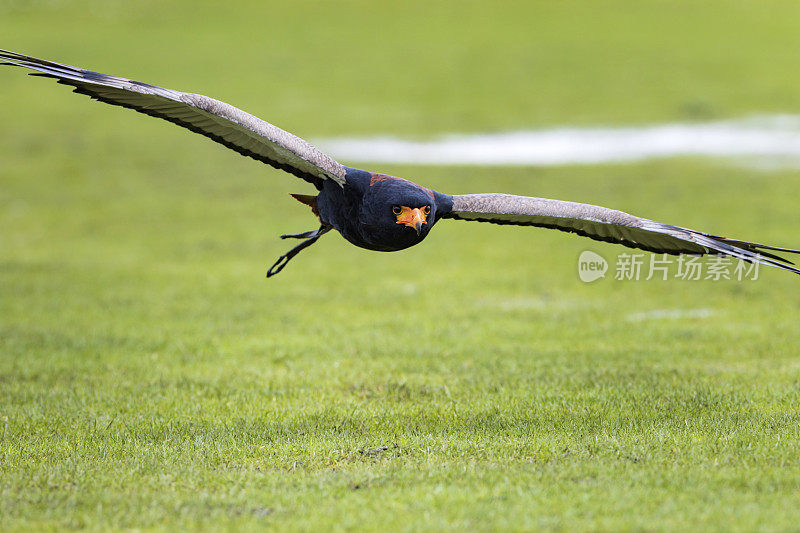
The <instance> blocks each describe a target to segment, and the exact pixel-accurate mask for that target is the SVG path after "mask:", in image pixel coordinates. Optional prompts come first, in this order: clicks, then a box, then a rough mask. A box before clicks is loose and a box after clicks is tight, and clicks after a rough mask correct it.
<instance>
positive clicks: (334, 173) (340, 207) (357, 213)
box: [0, 50, 800, 277]
mask: <svg viewBox="0 0 800 533" xmlns="http://www.w3.org/2000/svg"><path fill="white" fill-rule="evenodd" d="M0 64H5V65H13V66H17V67H23V68H26V69H31V70H33V71H34V72H32V73H31V74H32V75H34V76H44V77H48V78H54V79H56V80H57V81H58V83H61V84H64V85H70V86H72V87H74V92H76V93H80V94H85V95H88V96H90V97H91V98H94V99H95V100H99V101H101V102H105V103H108V104H112V105H117V106H121V107H127V108H130V109H135V110H136V111H139V112H141V113H145V114H147V115H150V116H153V117H159V118H163V119H165V120H169V121H170V122H173V123H175V124H178V125H179V126H182V127H184V128H187V129H189V130H191V131H193V132H195V133H200V134H202V135H205V136H206V137H209V138H210V139H212V140H214V141H216V142H218V143H220V144H222V145H224V146H227V147H228V148H230V149H232V150H235V151H237V152H239V153H240V154H242V155H245V156H248V157H252V158H253V159H257V160H258V161H261V162H263V163H267V164H268V165H271V166H273V167H275V168H279V169H281V170H285V171H286V172H288V173H290V174H294V175H295V176H297V177H298V178H301V179H303V180H305V181H307V182H309V183H310V184H312V185H313V186H314V187H315V188H316V189H317V194H316V195H303V194H294V195H292V196H294V197H295V198H296V199H297V200H299V201H300V202H302V203H304V204H307V205H308V206H309V207H311V210H312V211H313V213H314V215H316V217H317V219H318V220H319V228H318V229H316V230H312V231H306V232H304V233H298V234H296V235H282V236H281V238H284V239H286V238H297V239H302V242H301V243H300V244H298V245H297V246H295V247H294V248H292V249H291V250H289V251H288V252H287V253H285V254H284V255H282V256H281V257H280V258H279V259H278V260H277V261H276V262H275V264H274V265H272V267H270V269H269V270H268V271H267V277H269V276H273V275H275V274H277V273H278V272H280V271H281V270H282V269H283V267H284V266H286V264H287V263H288V262H289V260H290V259H292V257H294V256H295V255H297V254H298V253H299V252H300V251H301V250H303V249H304V248H307V247H308V246H310V245H312V244H313V243H315V242H316V241H317V239H319V238H320V237H321V236H322V235H323V234H325V233H326V232H328V231H330V230H331V229H335V230H337V231H338V232H339V233H341V234H342V236H343V237H344V238H345V239H346V240H348V241H349V242H351V243H352V244H355V245H356V246H360V247H362V248H367V249H369V250H378V251H382V252H391V251H395V250H402V249H404V248H408V247H409V246H413V245H415V244H418V243H420V242H422V240H423V239H425V237H427V235H428V233H429V232H430V231H431V229H432V228H433V226H434V225H435V224H436V223H437V222H439V221H440V220H445V219H453V220H474V221H477V222H490V223H493V224H512V225H517V226H537V227H542V228H551V229H557V230H561V231H567V232H571V233H577V234H578V235H582V236H584V237H589V238H591V239H595V240H599V241H605V242H612V243H618V244H622V245H624V246H628V247H630V248H639V249H642V250H647V251H650V252H656V253H667V254H683V253H685V254H693V255H704V254H715V255H728V256H732V257H735V258H738V259H742V260H745V261H749V262H756V263H761V264H764V265H769V266H773V267H777V268H780V269H783V270H788V271H790V272H794V273H796V274H800V269H798V268H797V267H795V266H793V265H794V264H793V263H792V262H790V261H788V260H787V259H784V258H783V257H780V256H779V255H777V254H776V253H775V252H785V253H800V250H791V249H788V248H776V247H774V246H767V245H764V244H757V243H754V242H747V241H740V240H735V239H728V238H725V237H717V236H714V235H709V234H707V233H702V232H699V231H694V230H690V229H686V228H682V227H679V226H671V225H669V224H663V223H661V222H655V221H653V220H649V219H646V218H640V217H637V216H633V215H629V214H627V213H623V212H622V211H616V210H614V209H607V208H605V207H599V206H595V205H589V204H580V203H575V202H566V201H561V200H550V199H546V198H531V197H527V196H515V195H511V194H498V193H489V194H463V195H458V194H456V195H449V194H444V193H440V192H437V191H434V190H432V189H428V188H426V187H423V186H421V185H417V184H416V183H413V182H411V181H408V180H405V179H402V178H396V177H393V176H387V175H385V174H379V173H376V172H368V171H365V170H359V169H356V168H350V167H346V166H344V165H342V164H340V163H338V162H337V161H335V160H334V159H333V158H331V157H329V156H327V155H325V154H323V153H322V152H320V151H319V150H317V149H316V148H315V147H314V146H312V145H311V144H309V143H307V142H306V141H304V140H303V139H300V138H299V137H295V136H294V135H292V134H291V133H288V132H286V131H283V130H282V129H280V128H278V127H276V126H273V125H272V124H270V123H269V122H266V121H264V120H261V119H259V118H257V117H254V116H253V115H250V114H249V113H246V112H244V111H242V110H240V109H237V108H235V107H233V106H231V105H229V104H226V103H225V102H220V101H219V100H215V99H213V98H209V97H207V96H202V95H199V94H192V93H184V92H180V91H173V90H171V89H164V88H162V87H157V86H155V85H150V84H149V83H142V82H139V81H133V80H129V79H127V78H119V77H117V76H108V75H106V74H100V73H98V72H93V71H91V70H85V69H82V68H77V67H71V66H69V65H63V64H61V63H55V62H52V61H46V60H43V59H37V58H35V57H30V56H26V55H22V54H17V53H14V52H8V51H4V50H0Z"/></svg>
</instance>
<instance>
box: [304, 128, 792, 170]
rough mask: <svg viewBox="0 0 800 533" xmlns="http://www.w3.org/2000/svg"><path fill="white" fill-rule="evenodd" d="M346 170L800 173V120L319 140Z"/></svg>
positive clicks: (317, 142) (326, 150) (323, 147)
mask: <svg viewBox="0 0 800 533" xmlns="http://www.w3.org/2000/svg"><path fill="white" fill-rule="evenodd" d="M314 144H316V145H317V146H319V147H320V148H321V149H322V150H323V151H325V152H328V153H330V154H331V155H332V156H334V157H336V158H337V159H341V160H343V161H348V162H353V163H355V162H369V163H409V164H426V165H566V164H595V163H613V162H625V161H638V160H642V159H648V158H664V157H674V156H710V157H725V158H737V159H740V160H741V161H740V162H743V163H746V164H748V165H755V166H758V167H762V168H766V169H770V168H776V167H777V168H780V167H795V168H797V167H800V115H764V116H755V117H750V118H744V119H738V120H723V121H715V122H706V123H671V124H660V125H659V124H656V125H650V126H642V127H607V128H570V127H559V128H552V129H541V130H530V131H512V132H506V133H490V134H474V135H465V134H460V135H445V136H440V137H437V138H434V139H431V140H427V141H419V140H416V141H415V140H408V139H398V138H395V137H354V138H330V139H317V140H316V141H315V143H314Z"/></svg>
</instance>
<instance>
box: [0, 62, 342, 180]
mask: <svg viewBox="0 0 800 533" xmlns="http://www.w3.org/2000/svg"><path fill="white" fill-rule="evenodd" d="M0 64H4V65H14V66H17V67H25V68H29V69H32V70H34V71H36V72H35V73H32V75H33V76H46V77H49V78H55V79H57V80H58V83H62V84H64V85H71V86H73V87H75V90H74V92H76V93H81V94H86V95H89V96H91V97H92V98H94V99H96V100H100V101H101V102H106V103H108V104H112V105H118V106H122V107H127V108H130V109H135V110H136V111H139V112H141V113H145V114H147V115H150V116H153V117H159V118H163V119H165V120H169V121H170V122H174V123H175V124H178V125H179V126H183V127H184V128H187V129H190V130H192V131H193V132H195V133H200V134H202V135H205V136H206V137H209V138H210V139H213V140H215V141H216V142H218V143H220V144H223V145H225V146H227V147H228V148H230V149H232V150H236V151H237V152H239V153H240V154H242V155H246V156H248V157H252V158H253V159H257V160H259V161H262V162H264V163H267V164H268V165H271V166H273V167H275V168H279V169H281V170H285V171H287V172H289V173H291V174H294V175H295V176H297V177H299V178H302V179H304V180H306V181H308V182H310V183H313V184H314V185H315V186H317V188H321V180H326V179H330V180H334V181H336V182H337V183H339V184H340V185H343V184H344V182H345V168H344V167H343V166H342V165H340V164H339V163H338V162H336V161H335V160H334V159H333V158H331V157H329V156H327V155H325V154H323V153H322V152H320V151H319V150H317V149H316V148H315V147H314V146H312V145H311V144H309V143H307V142H306V141H304V140H303V139H301V138H299V137H296V136H294V135H292V134H291V133H288V132H286V131H283V130H282V129H280V128H278V127H276V126H273V125H272V124H270V123H269V122H266V121H264V120H261V119H260V118H258V117H254V116H253V115H250V114H249V113H245V112H244V111H242V110H241V109H237V108H235V107H233V106H232V105H229V104H226V103H225V102H220V101H219V100H214V99H213V98H209V97H208V96H202V95H199V94H191V93H182V92H179V91H173V90H171V89H164V88H162V87H156V86H155V85H150V84H148V83H142V82H139V81H133V80H129V79H126V78H118V77H116V76H107V75H105V74H100V73H98V72H92V71H91V70H84V69H82V68H77V67H71V66H69V65H62V64H60V63H53V62H52V61H45V60H43V59H36V58H35V57H30V56H26V55H22V54H17V53H14V52H8V51H5V50H0Z"/></svg>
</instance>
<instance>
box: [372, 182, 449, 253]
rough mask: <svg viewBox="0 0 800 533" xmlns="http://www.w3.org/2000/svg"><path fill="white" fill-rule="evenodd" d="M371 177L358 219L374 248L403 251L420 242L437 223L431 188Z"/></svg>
mask: <svg viewBox="0 0 800 533" xmlns="http://www.w3.org/2000/svg"><path fill="white" fill-rule="evenodd" d="M374 176H378V177H379V178H378V179H373V181H372V185H371V186H370V187H369V190H368V191H367V193H366V195H365V196H364V200H363V202H362V204H361V212H360V213H359V218H360V220H361V223H362V226H363V227H364V230H365V237H368V238H369V239H370V240H371V241H372V244H373V245H374V246H375V247H376V249H384V250H387V251H388V250H402V249H403V248H408V247H409V246H413V245H415V244H417V243H419V242H421V241H422V240H423V239H424V238H425V237H426V236H427V235H428V232H429V231H430V230H431V227H433V224H434V223H435V222H436V201H435V197H434V194H433V192H432V191H430V190H428V189H425V188H423V187H420V186H419V185H417V184H415V183H412V182H410V181H407V180H403V179H400V178H392V177H389V176H382V175H379V174H377V175H374Z"/></svg>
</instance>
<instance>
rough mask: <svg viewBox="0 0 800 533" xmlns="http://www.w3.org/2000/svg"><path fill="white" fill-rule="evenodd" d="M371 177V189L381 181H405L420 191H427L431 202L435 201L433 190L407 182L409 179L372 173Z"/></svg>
mask: <svg viewBox="0 0 800 533" xmlns="http://www.w3.org/2000/svg"><path fill="white" fill-rule="evenodd" d="M370 176H371V178H370V180H369V186H370V187H372V186H373V185H375V184H376V183H379V182H381V181H388V180H397V181H404V182H406V183H408V184H410V185H413V186H414V187H417V188H419V189H422V190H423V191H425V192H426V193H428V196H430V197H431V200H433V199H434V197H433V191H432V190H430V189H428V188H426V187H423V186H421V185H417V184H416V183H414V182H413V181H409V180H407V179H403V178H396V177H395V176H389V175H387V174H378V173H376V172H370Z"/></svg>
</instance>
